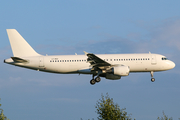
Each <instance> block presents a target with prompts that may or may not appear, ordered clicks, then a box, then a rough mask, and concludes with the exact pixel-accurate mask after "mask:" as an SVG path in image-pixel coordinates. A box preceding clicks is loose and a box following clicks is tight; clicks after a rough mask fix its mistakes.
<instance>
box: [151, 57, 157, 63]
mask: <svg viewBox="0 0 180 120" xmlns="http://www.w3.org/2000/svg"><path fill="white" fill-rule="evenodd" d="M151 64H152V65H155V64H156V55H151Z"/></svg>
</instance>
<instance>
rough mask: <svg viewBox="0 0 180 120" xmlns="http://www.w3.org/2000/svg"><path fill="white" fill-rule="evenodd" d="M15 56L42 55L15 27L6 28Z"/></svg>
mask: <svg viewBox="0 0 180 120" xmlns="http://www.w3.org/2000/svg"><path fill="white" fill-rule="evenodd" d="M6 30H7V34H8V37H9V42H10V44H11V49H12V52H13V55H14V57H29V56H40V54H38V53H37V52H36V51H35V50H34V49H33V48H32V47H31V46H30V45H29V44H28V43H27V42H26V40H25V39H24V38H23V37H22V36H21V35H20V34H19V33H18V31H17V30H15V29H6Z"/></svg>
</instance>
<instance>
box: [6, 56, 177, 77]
mask: <svg viewBox="0 0 180 120" xmlns="http://www.w3.org/2000/svg"><path fill="white" fill-rule="evenodd" d="M97 56H98V57H100V58H102V59H103V60H104V61H107V62H108V63H110V64H112V65H120V64H122V65H125V66H129V68H130V72H150V71H154V72H156V71H164V70H169V69H172V68H173V67H174V66H175V65H174V63H173V62H172V61H170V60H167V59H163V58H165V56H163V55H159V54H151V53H150V54H99V55H97ZM21 58H22V59H25V60H27V62H23V63H18V62H14V61H13V60H12V59H11V58H10V59H6V60H5V63H9V64H13V65H16V66H20V67H25V68H30V69H34V70H38V71H44V72H52V73H61V74H63V73H64V74H68V73H80V74H92V72H91V71H88V69H91V68H92V67H91V65H90V64H89V63H88V62H87V56H86V55H54V56H37V57H36V56H34V57H21Z"/></svg>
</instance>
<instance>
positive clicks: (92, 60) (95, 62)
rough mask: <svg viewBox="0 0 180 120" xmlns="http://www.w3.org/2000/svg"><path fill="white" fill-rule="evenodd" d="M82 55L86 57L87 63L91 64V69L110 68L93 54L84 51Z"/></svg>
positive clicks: (108, 64)
mask: <svg viewBox="0 0 180 120" xmlns="http://www.w3.org/2000/svg"><path fill="white" fill-rule="evenodd" d="M84 53H85V54H86V55H87V56H88V59H87V62H89V63H90V64H91V66H93V67H108V66H111V64H110V63H108V62H106V61H104V60H102V59H101V58H99V57H97V56H96V55H94V54H93V53H87V52H85V51H84Z"/></svg>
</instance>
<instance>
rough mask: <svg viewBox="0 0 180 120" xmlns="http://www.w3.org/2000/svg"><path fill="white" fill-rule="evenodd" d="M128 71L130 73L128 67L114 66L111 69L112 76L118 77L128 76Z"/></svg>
mask: <svg viewBox="0 0 180 120" xmlns="http://www.w3.org/2000/svg"><path fill="white" fill-rule="evenodd" d="M129 71H130V69H129V67H128V66H115V67H113V68H112V72H113V74H114V75H119V76H128V75H129Z"/></svg>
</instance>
